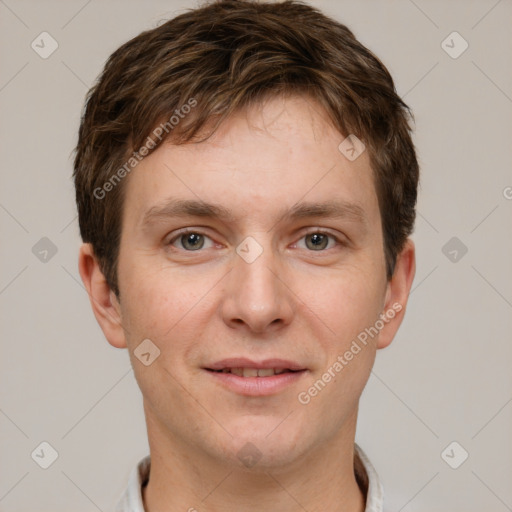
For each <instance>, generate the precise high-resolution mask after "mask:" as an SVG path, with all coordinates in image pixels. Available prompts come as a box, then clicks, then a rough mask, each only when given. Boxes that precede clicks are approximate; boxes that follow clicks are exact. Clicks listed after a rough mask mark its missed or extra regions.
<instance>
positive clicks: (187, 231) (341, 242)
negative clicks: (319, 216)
mask: <svg viewBox="0 0 512 512" xmlns="http://www.w3.org/2000/svg"><path fill="white" fill-rule="evenodd" d="M188 234H195V235H201V236H204V237H206V238H209V239H210V240H211V241H212V242H214V241H213V239H212V238H211V237H209V236H208V235H207V234H205V233H203V232H201V231H200V230H197V229H191V228H185V229H183V230H182V231H179V232H178V233H177V234H176V235H175V236H173V238H171V239H170V240H169V241H168V242H167V244H166V245H169V246H172V245H173V244H174V243H175V242H176V241H177V240H179V239H180V238H181V237H182V236H184V235H188ZM315 234H318V235H326V236H327V237H329V238H330V239H331V240H334V241H335V243H336V245H337V246H342V247H346V246H347V245H348V244H347V242H346V241H345V240H343V239H340V238H338V237H337V236H335V235H333V234H332V233H330V232H328V231H321V230H319V229H313V230H311V231H308V232H307V233H304V234H303V235H302V236H301V237H300V239H299V241H300V240H303V239H304V238H305V237H307V236H309V235H315ZM214 243H215V242H214ZM296 243H298V242H296ZM296 243H295V244H296ZM330 249H334V247H331V248H330ZM178 250H182V251H184V252H202V249H198V250H197V251H187V250H186V249H183V248H180V249H178ZM306 250H307V249H306ZM327 250H329V249H322V250H319V251H314V250H309V252H312V253H314V252H325V251H327Z"/></svg>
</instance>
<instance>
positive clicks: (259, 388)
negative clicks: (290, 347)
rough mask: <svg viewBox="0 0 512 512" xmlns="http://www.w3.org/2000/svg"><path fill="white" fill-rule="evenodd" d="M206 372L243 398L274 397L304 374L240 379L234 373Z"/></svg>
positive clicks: (289, 373) (288, 373)
mask: <svg viewBox="0 0 512 512" xmlns="http://www.w3.org/2000/svg"><path fill="white" fill-rule="evenodd" d="M206 371H207V372H208V373H209V374H210V375H211V376H212V377H213V378H214V379H216V380H217V382H219V384H221V385H222V386H224V387H225V388H227V389H229V390H230V391H233V392H235V393H238V394H239V395H245V396H269V395H275V394H277V393H279V392H280V391H282V390H283V389H285V388H287V387H288V386H291V385H293V384H295V383H297V382H298V381H299V380H300V379H302V377H303V376H304V374H305V373H306V370H302V371H298V372H286V373H280V374H279V375H272V376H270V377H240V376H238V375H235V374H234V373H223V372H214V371H210V370H206Z"/></svg>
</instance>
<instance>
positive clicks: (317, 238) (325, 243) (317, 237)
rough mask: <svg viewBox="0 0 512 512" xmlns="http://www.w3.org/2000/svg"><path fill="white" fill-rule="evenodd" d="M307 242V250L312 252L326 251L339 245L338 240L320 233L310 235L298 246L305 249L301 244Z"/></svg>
mask: <svg viewBox="0 0 512 512" xmlns="http://www.w3.org/2000/svg"><path fill="white" fill-rule="evenodd" d="M303 240H304V241H305V246H306V248H307V249H309V250H311V251H323V250H324V249H331V248H332V247H334V246H335V245H336V243H337V241H338V240H337V239H336V238H335V237H334V236H332V235H328V234H327V233H322V232H320V231H317V232H314V233H308V234H307V235H305V236H304V237H303V238H301V240H300V241H299V243H298V246H299V247H300V248H301V249H303V248H304V247H303V246H302V244H301V242H302V241H303Z"/></svg>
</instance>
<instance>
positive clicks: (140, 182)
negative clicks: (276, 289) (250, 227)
mask: <svg viewBox="0 0 512 512" xmlns="http://www.w3.org/2000/svg"><path fill="white" fill-rule="evenodd" d="M345 138H346V135H345V134H341V133H340V132H339V131H338V130H336V128H335V127H334V126H333V125H332V124H331V122H330V121H329V119H328V117H327V115H326V114H325V112H324V110H323V109H322V108H321V107H320V105H318V104H317V103H316V102H315V101H313V100H311V99H310V98H307V97H304V96H292V97H288V98H284V97H273V98H267V99H266V100H265V101H264V102H261V103H258V104H255V105H253V106H251V107H248V108H246V109H245V110H243V111H239V112H237V113H235V114H233V115H232V116H231V117H229V118H228V119H226V120H225V121H224V122H223V123H222V124H221V125H220V126H219V128H218V129H217V130H216V132H215V133H213V134H212V135H211V137H209V138H208V139H207V140H206V141H204V142H199V143H185V144H180V145H176V144H172V141H169V142H165V143H163V144H162V145H161V146H160V147H159V148H158V149H157V150H155V151H154V152H153V153H152V154H151V155H149V156H147V157H145V158H144V159H143V160H142V161H141V162H140V163H139V164H138V165H137V166H136V168H135V169H134V171H133V172H132V173H131V175H130V176H129V179H128V183H126V184H125V186H126V191H125V192H126V194H125V204H124V209H125V214H126V215H125V216H126V219H127V221H129V222H132V224H134V225H135V224H137V225H138V224H140V223H141V222H142V219H143V218H144V217H145V216H146V215H147V212H148V211H149V210H151V209H153V210H154V209H155V207H158V205H162V204H164V203H165V201H166V200H167V199H168V198H169V197H172V198H174V199H178V200H188V199H193V200H196V201H200V202H204V203H215V204H224V205H226V206H229V209H230V212H232V213H234V214H235V217H236V214H237V213H238V214H239V215H242V216H243V215H245V216H247V215H248V214H251V215H252V216H254V215H257V214H259V215H264V214H268V215H270V214H271V213H272V211H273V212H274V213H276V214H277V212H278V211H279V213H282V211H283V208H286V207H289V208H292V207H293V206H294V205H297V204H298V203H299V202H301V201H302V200H304V201H307V202H313V203H320V202H324V201H325V202H331V203H332V202H335V201H344V202H345V203H347V204H348V203H351V204H354V205H356V206H357V207H359V208H360V209H361V210H362V212H363V213H364V215H365V216H366V217H367V218H368V220H369V221H370V222H372V219H373V220H375V218H376V216H377V217H380V216H379V212H378V206H377V197H376V193H375V187H374V180H373V173H372V170H371V166H370V161H369V157H368V155H367V152H366V151H364V152H363V153H362V154H361V155H360V156H359V157H358V158H357V159H355V160H354V161H351V160H349V159H348V158H347V156H346V154H345V153H344V152H343V151H340V149H339V146H340V143H342V141H344V139H345ZM376 220H377V221H379V218H377V219H376Z"/></svg>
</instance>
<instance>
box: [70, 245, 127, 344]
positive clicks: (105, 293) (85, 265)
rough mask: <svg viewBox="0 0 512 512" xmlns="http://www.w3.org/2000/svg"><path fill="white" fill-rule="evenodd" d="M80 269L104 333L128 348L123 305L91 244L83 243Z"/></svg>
mask: <svg viewBox="0 0 512 512" xmlns="http://www.w3.org/2000/svg"><path fill="white" fill-rule="evenodd" d="M78 269H79V271H80V276H81V277H82V281H83V283H84V285H85V288H86V290H87V293H88V294H89V300H90V301H91V307H92V311H93V313H94V316H95V317H96V320H97V321H98V324H99V325H100V327H101V330H102V331H103V334H105V337H106V338H107V340H108V342H109V343H110V344H111V345H112V346H114V347H116V348H126V346H127V345H126V338H125V335H124V329H123V326H122V323H121V306H120V304H119V301H118V300H117V297H116V295H115V293H114V292H113V291H112V290H111V288H110V286H109V285H108V283H107V280H106V279H105V276H104V275H103V273H102V271H101V269H100V266H99V263H98V260H97V259H96V256H95V254H94V250H93V248H92V245H91V244H82V246H81V247H80V252H79V256H78Z"/></svg>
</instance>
